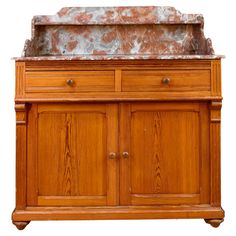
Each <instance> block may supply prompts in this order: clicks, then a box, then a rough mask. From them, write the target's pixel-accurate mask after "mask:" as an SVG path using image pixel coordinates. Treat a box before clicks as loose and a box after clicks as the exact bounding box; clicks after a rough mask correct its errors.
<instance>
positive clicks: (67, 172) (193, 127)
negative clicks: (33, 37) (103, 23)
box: [13, 60, 224, 229]
mask: <svg viewBox="0 0 236 236" xmlns="http://www.w3.org/2000/svg"><path fill="white" fill-rule="evenodd" d="M162 68H163V69H162ZM16 71H17V80H16V119H17V131H16V133H17V142H16V144H17V162H16V164H17V169H16V171H17V174H16V175H17V179H16V185H17V192H16V209H15V211H14V212H13V222H14V224H16V226H17V227H18V228H19V229H23V228H24V227H25V226H26V225H27V224H28V222H29V221H31V220H48V219H50V220H62V219H68V220H74V219H150V218H151V219H163V218H204V219H205V220H206V222H208V223H210V224H212V225H213V226H218V225H219V224H220V223H221V222H222V221H223V218H224V211H223V210H222V208H221V203H220V108H221V91H220V87H221V85H220V60H174V61H171V62H170V61H169V60H147V61H145V64H144V63H143V62H142V61H116V62H114V61H110V62H103V61H100V62H99V63H98V62H96V61H95V62H83V61H50V62H48V61H39V62H33V61H30V62H27V61H24V62H17V63H16ZM68 81H70V82H68Z"/></svg>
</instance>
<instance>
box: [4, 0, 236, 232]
mask: <svg viewBox="0 0 236 236" xmlns="http://www.w3.org/2000/svg"><path fill="white" fill-rule="evenodd" d="M234 2H235V1H233V0H231V1H229V0H228V1H227V0H225V1H216V0H215V1H214V0H182V1H180V0H171V1H167V0H160V1H151V0H139V1H138V0H136V1H135V0H131V1H121V0H119V1H118V0H117V1H112V0H102V1H99V0H94V1H92V0H87V1H73V0H58V1H55V0H31V1H30V0H28V1H27V0H20V1H17V0H15V1H14V0H5V1H4V0H2V1H0V29H1V31H0V112H1V113H0V236H14V235H34V236H37V235H45V236H47V235H66V234H68V235H103V236H106V235H109V236H111V235H112V236H116V235H119V236H120V235H148V236H149V235H167V236H168V235H173V234H174V235H182V236H185V235H188V236H189V235H192V236H194V235H207V236H211V235H214V236H217V235H236V228H235V226H234V225H233V224H234V223H235V222H236V216H235V212H236V206H235V205H236V200H235V198H236V197H235V193H236V191H235V188H236V185H235V182H236V160H235V158H236V155H235V154H236V148H235V146H236V138H235V136H236V122H235V118H236V117H235V116H236V112H235V109H236V106H235V101H236V100H235V94H236V89H235V87H236V75H235V68H236V58H235V56H236V46H235V44H236V38H235V35H236V34H235V30H236V27H235V22H236V21H235V17H236V13H235V7H234ZM157 4H158V5H160V6H165V5H166V6H174V7H175V8H177V9H178V10H180V11H181V12H183V13H202V14H203V15H204V18H205V35H206V37H210V38H211V39H212V41H213V47H214V49H215V52H216V53H217V54H224V55H226V59H223V61H222V78H223V97H224V100H223V109H222V206H223V208H224V209H225V211H226V218H225V222H224V223H222V224H221V226H220V227H219V228H217V229H215V228H212V227H210V226H209V225H207V224H205V223H204V221H203V220H139V221H136V220H129V221H48V222H47V221H43V222H39V221H33V222H31V223H30V224H29V225H28V226H27V227H26V228H25V230H24V231H18V230H17V229H16V228H15V226H13V225H12V223H11V213H12V211H13V209H14V206H15V113H14V85H15V78H14V61H12V60H11V57H13V56H20V54H21V52H22V49H23V45H24V41H25V39H26V38H30V37H31V19H32V17H33V15H44V14H45V15H46V14H55V13H56V12H57V11H58V10H59V9H60V8H62V7H64V6H122V5H123V6H125V5H129V6H137V5H143V6H145V5H147V6H150V5H157Z"/></svg>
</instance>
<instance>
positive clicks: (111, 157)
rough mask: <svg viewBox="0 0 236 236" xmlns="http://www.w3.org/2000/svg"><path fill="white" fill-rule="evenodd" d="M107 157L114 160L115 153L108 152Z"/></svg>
mask: <svg viewBox="0 0 236 236" xmlns="http://www.w3.org/2000/svg"><path fill="white" fill-rule="evenodd" d="M108 156H109V159H116V153H115V152H110V153H109V155H108Z"/></svg>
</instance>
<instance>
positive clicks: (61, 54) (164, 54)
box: [14, 6, 222, 60]
mask: <svg viewBox="0 0 236 236" xmlns="http://www.w3.org/2000/svg"><path fill="white" fill-rule="evenodd" d="M203 27H204V19H203V16H202V15H201V14H182V13H181V12H180V11H178V10H176V9H175V8H173V7H160V6H151V7H65V8H62V9H61V10H60V11H59V12H58V13H57V14H55V15H51V16H44V15H42V16H34V17H33V20H32V38H31V40H26V42H25V46H24V50H23V53H22V56H21V57H16V58H14V59H15V60H119V59H122V60H135V59H140V60H141V59H216V58H222V56H221V55H215V54H214V50H213V47H212V43H211V40H210V39H209V38H205V36H204V31H203Z"/></svg>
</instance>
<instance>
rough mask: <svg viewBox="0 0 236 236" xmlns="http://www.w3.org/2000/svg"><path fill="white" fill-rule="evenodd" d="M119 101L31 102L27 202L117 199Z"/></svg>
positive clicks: (66, 203)
mask: <svg viewBox="0 0 236 236" xmlns="http://www.w3.org/2000/svg"><path fill="white" fill-rule="evenodd" d="M117 112H118V111H117V105H110V104H57V105H56V104H33V105H32V107H31V109H30V111H29V120H28V157H27V166H28V167H27V171H28V178H27V179H28V180H27V181H28V182H27V186H28V187H27V188H28V189H27V191H28V194H27V204H28V205H37V206H73V205H76V206H83V205H86V206H90V205H116V204H117V203H118V197H117V196H118V189H119V188H118V187H119V186H118V184H117V183H118V182H117V181H118V180H117V161H118V160H117V159H116V158H114V157H115V156H114V155H111V158H109V153H111V152H114V153H116V152H117V133H118V123H117V122H118V117H117Z"/></svg>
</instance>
